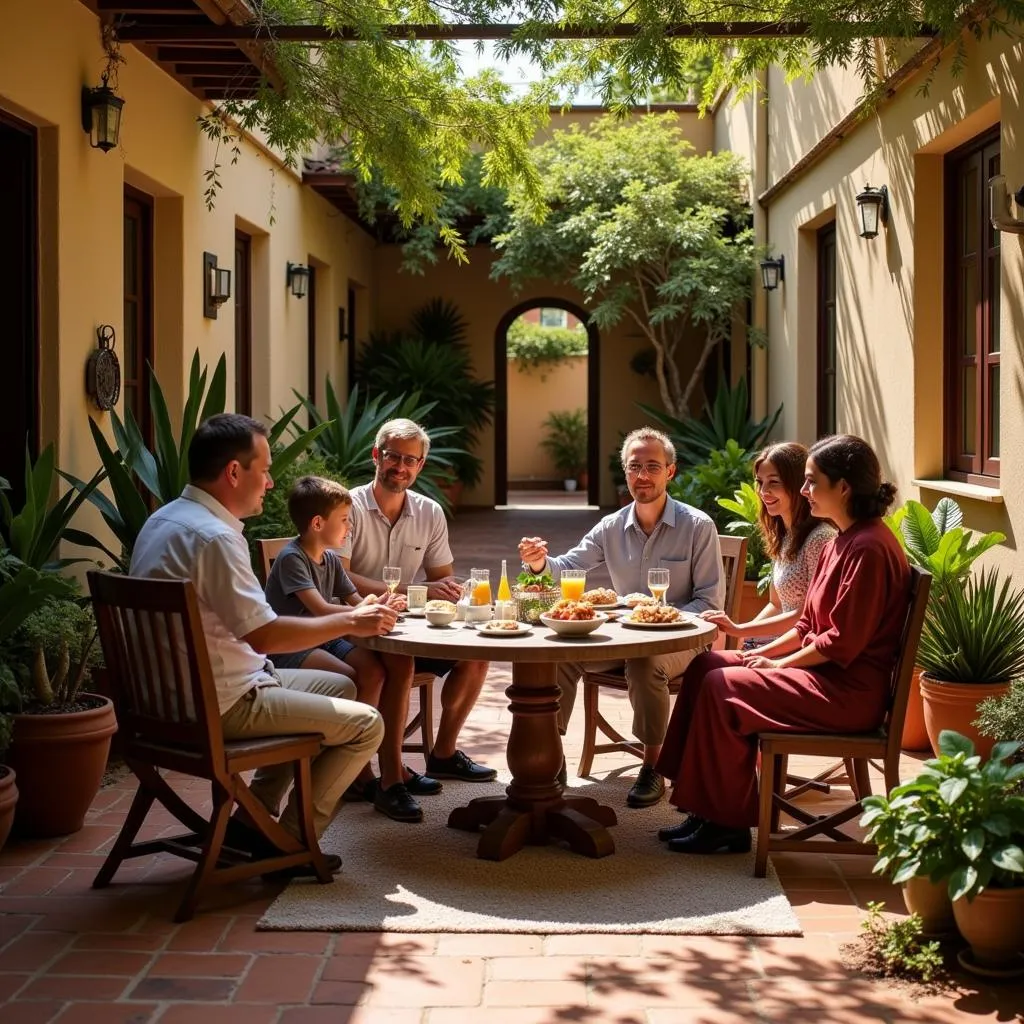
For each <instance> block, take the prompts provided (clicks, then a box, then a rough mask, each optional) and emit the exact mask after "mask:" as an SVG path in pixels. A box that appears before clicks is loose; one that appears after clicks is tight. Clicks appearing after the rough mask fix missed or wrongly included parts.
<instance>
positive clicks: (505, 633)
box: [477, 622, 533, 636]
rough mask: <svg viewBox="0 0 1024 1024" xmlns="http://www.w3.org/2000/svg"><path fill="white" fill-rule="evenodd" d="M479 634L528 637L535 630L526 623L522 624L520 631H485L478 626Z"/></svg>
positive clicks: (520, 624)
mask: <svg viewBox="0 0 1024 1024" xmlns="http://www.w3.org/2000/svg"><path fill="white" fill-rule="evenodd" d="M477 632H478V633H479V634H480V635H481V636H526V634H527V633H532V632H533V630H532V629H531V628H530V627H529V626H528V625H527V624H526V623H525V622H520V623H519V628H518V629H485V628H484V627H483V626H478V627H477Z"/></svg>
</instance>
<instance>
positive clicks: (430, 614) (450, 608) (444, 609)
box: [423, 601, 455, 626]
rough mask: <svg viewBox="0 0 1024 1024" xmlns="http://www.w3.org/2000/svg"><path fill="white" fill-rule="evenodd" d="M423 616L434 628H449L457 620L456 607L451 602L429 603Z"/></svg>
mask: <svg viewBox="0 0 1024 1024" xmlns="http://www.w3.org/2000/svg"><path fill="white" fill-rule="evenodd" d="M423 614H424V616H425V617H426V620H427V622H429V623H430V624H431V625H432V626H447V625H448V624H449V623H450V622H451V621H452V620H453V619H454V618H455V605H454V604H452V602H451V601H428V602H427V605H426V607H425V608H424V609H423Z"/></svg>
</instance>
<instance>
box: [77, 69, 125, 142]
mask: <svg viewBox="0 0 1024 1024" xmlns="http://www.w3.org/2000/svg"><path fill="white" fill-rule="evenodd" d="M123 106H124V100H123V99H121V97H120V96H118V95H116V94H115V92H114V90H113V89H111V88H110V87H109V86H108V85H107V76H106V74H104V75H103V84H102V85H99V86H97V87H96V88H95V89H90V88H89V87H88V86H83V88H82V128H83V129H84V130H85V132H86V134H88V136H89V145H90V146H92V147H93V149H102V150H103V152H104V153H107V152H109V151H110V150H112V149H113V148H114V147H115V146H116V145H117V143H118V140H119V139H120V137H121V108H122V107H123Z"/></svg>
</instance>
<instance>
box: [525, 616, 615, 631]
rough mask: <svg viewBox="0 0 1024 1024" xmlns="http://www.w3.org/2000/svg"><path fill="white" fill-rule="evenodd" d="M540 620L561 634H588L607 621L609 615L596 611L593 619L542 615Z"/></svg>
mask: <svg viewBox="0 0 1024 1024" xmlns="http://www.w3.org/2000/svg"><path fill="white" fill-rule="evenodd" d="M540 621H541V622H543V623H544V625H545V626H547V627H548V629H552V630H554V631H555V632H556V633H557V634H558V635H559V636H586V635H587V633H593V632H594V630H595V629H597V628H598V627H599V626H601V625H602V624H603V623H605V622H607V621H608V616H607V615H605V614H604V612H594V617H593V618H592V619H553V618H551V616H550V615H542V616H541V617H540Z"/></svg>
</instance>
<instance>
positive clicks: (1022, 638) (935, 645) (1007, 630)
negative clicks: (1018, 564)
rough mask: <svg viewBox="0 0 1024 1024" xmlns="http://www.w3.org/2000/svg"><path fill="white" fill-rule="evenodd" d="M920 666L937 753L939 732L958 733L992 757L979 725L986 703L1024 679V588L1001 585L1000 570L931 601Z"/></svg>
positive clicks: (989, 741) (929, 727)
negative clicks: (988, 699) (949, 731)
mask: <svg viewBox="0 0 1024 1024" xmlns="http://www.w3.org/2000/svg"><path fill="white" fill-rule="evenodd" d="M917 663H918V665H919V666H920V667H921V668H922V669H923V674H922V676H921V695H922V697H923V699H924V717H925V727H926V728H927V730H928V738H929V739H930V740H931V743H932V748H933V750H935V751H936V752H938V738H939V734H940V733H941V732H942V731H943V730H944V729H954V730H955V731H957V732H959V733H962V734H963V735H965V736H967V737H968V738H969V739H970V740H971V742H972V743H973V744H974V745H975V747H976V749H977V750H978V752H979V754H981V756H982V757H987V756H988V755H989V753H990V752H991V750H992V744H993V740H992V739H991V738H990V737H983V736H981V734H980V733H979V732H978V729H977V727H976V726H975V725H974V721H975V719H976V718H977V717H978V705H979V704H980V703H981V702H982V701H983V700H985V699H986V698H988V697H997V696H1000V695H1002V694H1004V693H1006V691H1007V690H1008V689H1009V687H1010V683H1011V681H1012V680H1014V679H1016V678H1018V677H1019V676H1022V675H1024V590H1022V589H1019V588H1015V587H1014V586H1013V585H1012V581H1011V580H1009V579H1006V580H1003V581H1002V584H1000V580H999V573H998V572H997V571H996V570H994V569H992V570H985V571H983V572H982V573H981V574H980V575H978V576H977V577H975V578H972V579H971V580H969V581H968V582H967V584H966V586H964V587H958V586H950V587H947V588H946V590H945V593H943V594H942V596H941V598H940V599H939V600H938V601H934V602H929V608H928V614H927V615H926V617H925V621H924V627H923V629H922V631H921V641H920V643H919V645H918V650H917Z"/></svg>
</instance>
